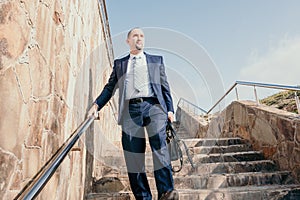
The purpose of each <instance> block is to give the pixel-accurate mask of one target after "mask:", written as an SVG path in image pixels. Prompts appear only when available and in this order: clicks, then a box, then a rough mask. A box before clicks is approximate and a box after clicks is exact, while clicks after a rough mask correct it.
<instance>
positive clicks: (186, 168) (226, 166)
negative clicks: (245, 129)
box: [118, 160, 278, 178]
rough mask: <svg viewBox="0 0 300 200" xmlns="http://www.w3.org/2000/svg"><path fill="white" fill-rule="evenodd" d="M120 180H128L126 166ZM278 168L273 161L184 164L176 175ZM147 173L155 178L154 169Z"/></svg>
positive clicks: (121, 167)
mask: <svg viewBox="0 0 300 200" xmlns="http://www.w3.org/2000/svg"><path fill="white" fill-rule="evenodd" d="M118 170H119V174H118V177H119V178H127V169H126V166H119V167H118ZM275 171H278V167H277V166H276V165H275V164H274V162H273V161H271V160H259V161H247V162H246V161H245V162H227V163H221V162H220V163H203V164H197V165H196V167H195V168H192V167H191V165H190V164H184V165H183V167H182V169H181V171H180V172H177V173H174V177H177V176H192V175H200V174H201V175H205V174H238V173H247V172H252V173H253V172H261V173H264V172H275ZM146 173H147V176H148V177H153V167H152V166H146Z"/></svg>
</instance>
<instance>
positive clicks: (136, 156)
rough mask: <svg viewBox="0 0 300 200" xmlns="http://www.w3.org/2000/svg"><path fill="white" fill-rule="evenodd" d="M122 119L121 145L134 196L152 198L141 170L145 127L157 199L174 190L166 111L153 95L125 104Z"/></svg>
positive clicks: (143, 163) (144, 146)
mask: <svg viewBox="0 0 300 200" xmlns="http://www.w3.org/2000/svg"><path fill="white" fill-rule="evenodd" d="M125 110H126V111H125V113H124V118H123V120H122V146H123V152H124V157H125V161H126V166H127V171H128V177H129V181H130V186H131V190H132V192H133V194H134V196H135V198H136V199H138V200H139V199H143V200H146V199H152V194H151V191H150V187H149V183H148V180H147V176H146V169H145V150H146V138H145V129H146V130H147V134H148V139H149V143H150V147H151V153H152V157H153V168H154V177H155V183H156V188H157V192H158V199H159V198H160V197H161V196H162V194H163V193H165V192H167V191H171V190H173V189H174V180H173V176H172V169H171V161H170V157H169V153H168V149H167V145H166V124H167V114H166V113H165V112H164V111H163V110H162V107H161V106H160V105H159V103H158V100H157V99H156V98H149V99H147V100H146V101H143V102H139V103H132V104H130V103H128V109H125Z"/></svg>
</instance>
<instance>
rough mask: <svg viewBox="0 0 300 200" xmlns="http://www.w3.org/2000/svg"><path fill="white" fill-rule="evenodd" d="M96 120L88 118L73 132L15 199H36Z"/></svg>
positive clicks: (93, 117) (91, 117)
mask: <svg viewBox="0 0 300 200" xmlns="http://www.w3.org/2000/svg"><path fill="white" fill-rule="evenodd" d="M94 120H95V116H94V115H92V116H90V117H88V118H87V119H86V120H85V121H84V122H82V124H81V125H80V126H79V127H78V128H77V129H76V130H75V131H74V132H73V134H72V135H71V136H70V137H69V139H67V141H66V142H65V143H64V144H63V145H62V146H61V147H60V149H59V150H58V151H57V153H56V154H55V155H54V156H53V157H52V158H51V159H50V160H49V161H48V162H47V163H46V164H45V165H44V167H43V168H42V169H41V170H40V172H38V174H37V175H36V176H35V177H34V178H33V180H32V181H31V182H30V183H29V184H28V185H27V186H26V187H25V188H24V189H23V190H22V191H21V192H20V193H19V194H18V196H16V197H15V200H16V199H22V200H23V199H24V200H31V199H34V198H35V197H36V196H37V195H38V194H39V193H40V191H41V190H42V189H43V188H44V186H45V185H46V184H47V182H48V181H49V180H50V178H51V177H52V175H53V174H54V172H55V171H56V169H57V168H58V167H59V166H60V164H61V163H62V161H63V160H64V158H65V157H66V155H67V154H68V153H69V152H70V150H71V149H72V147H73V146H74V144H75V143H76V142H77V141H78V139H79V138H80V136H81V135H82V134H83V133H84V132H85V131H86V130H87V129H88V127H89V126H90V125H91V124H92V122H93V121H94Z"/></svg>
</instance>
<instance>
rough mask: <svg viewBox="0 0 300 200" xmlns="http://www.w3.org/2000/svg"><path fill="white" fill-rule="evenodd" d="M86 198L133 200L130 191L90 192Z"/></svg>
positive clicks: (90, 199)
mask: <svg viewBox="0 0 300 200" xmlns="http://www.w3.org/2000/svg"><path fill="white" fill-rule="evenodd" d="M85 199H86V200H133V199H134V196H133V194H132V192H110V193H90V194H88V195H87V196H86V197H85Z"/></svg>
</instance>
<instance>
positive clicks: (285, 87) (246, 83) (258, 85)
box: [207, 81, 300, 114]
mask: <svg viewBox="0 0 300 200" xmlns="http://www.w3.org/2000/svg"><path fill="white" fill-rule="evenodd" d="M237 85H245V86H253V87H254V93H255V98H256V101H257V102H258V98H257V93H256V88H255V87H263V88H272V89H281V90H291V91H300V87H299V86H289V85H278V84H268V83H258V82H247V81H236V82H235V83H234V84H233V85H232V86H231V87H230V88H229V90H227V92H226V93H225V94H224V95H223V96H222V97H221V98H220V99H219V100H218V101H217V102H216V103H215V104H214V105H213V106H212V107H211V108H210V109H209V110H208V111H207V114H209V113H210V112H211V111H212V110H213V109H214V108H215V107H216V106H217V105H218V104H219V103H220V102H221V101H222V100H223V99H224V98H225V97H226V96H227V95H228V94H229V93H230V92H231V91H232V90H233V89H234V88H235V87H236V86H237ZM296 99H298V97H296ZM298 101H299V100H298ZM296 103H297V100H296ZM297 108H298V113H300V109H299V105H298V104H297Z"/></svg>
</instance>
